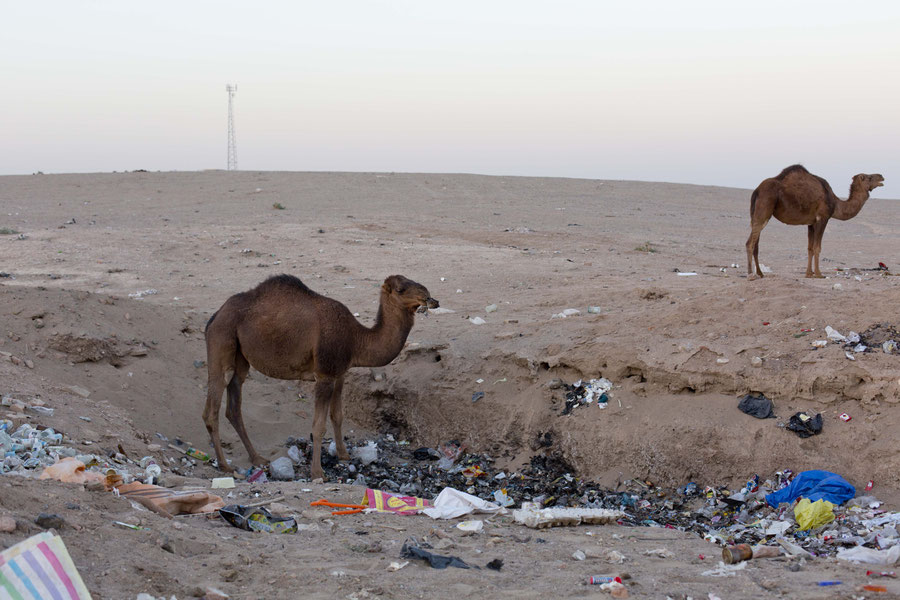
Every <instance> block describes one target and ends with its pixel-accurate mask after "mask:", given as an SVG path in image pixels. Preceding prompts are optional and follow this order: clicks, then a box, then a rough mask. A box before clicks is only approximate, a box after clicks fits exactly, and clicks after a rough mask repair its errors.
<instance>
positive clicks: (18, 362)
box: [9, 356, 22, 367]
mask: <svg viewBox="0 0 900 600" xmlns="http://www.w3.org/2000/svg"><path fill="white" fill-rule="evenodd" d="M9 360H10V362H11V363H12V364H14V365H16V366H17V367H18V366H21V365H22V359H21V358H19V357H18V356H10V357H9Z"/></svg>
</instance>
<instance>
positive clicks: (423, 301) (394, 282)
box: [381, 275, 440, 313]
mask: <svg viewBox="0 0 900 600" xmlns="http://www.w3.org/2000/svg"><path fill="white" fill-rule="evenodd" d="M381 290H382V292H384V293H385V294H387V295H388V296H389V297H390V298H392V299H393V300H394V301H395V302H396V303H397V304H399V305H400V306H402V307H403V308H405V309H406V310H408V311H409V312H410V313H414V312H416V311H417V310H418V311H421V312H425V311H426V310H427V309H429V308H437V307H438V306H440V304H439V303H438V301H437V300H435V299H434V298H432V297H431V294H429V293H428V289H427V288H426V287H425V286H424V285H422V284H420V283H416V282H415V281H413V280H412V279H407V278H406V277H404V276H403V275H391V276H390V277H388V278H387V279H385V280H384V283H383V284H382V286H381Z"/></svg>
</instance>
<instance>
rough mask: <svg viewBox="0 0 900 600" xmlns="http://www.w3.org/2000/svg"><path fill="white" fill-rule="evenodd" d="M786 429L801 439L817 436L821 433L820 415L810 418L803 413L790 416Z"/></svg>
mask: <svg viewBox="0 0 900 600" xmlns="http://www.w3.org/2000/svg"><path fill="white" fill-rule="evenodd" d="M787 428H788V429H790V430H791V431H794V432H796V433H797V435H799V436H800V437H802V438H808V437H809V436H811V435H818V434H820V433H822V415H821V414H816V416H815V417H810V416H809V415H808V414H806V413H804V412H798V413H796V414H794V415H792V416H791V420H790V421H788V424H787Z"/></svg>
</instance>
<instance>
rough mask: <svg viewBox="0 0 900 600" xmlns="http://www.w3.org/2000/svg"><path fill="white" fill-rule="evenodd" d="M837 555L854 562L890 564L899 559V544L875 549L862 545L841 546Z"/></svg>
mask: <svg viewBox="0 0 900 600" xmlns="http://www.w3.org/2000/svg"><path fill="white" fill-rule="evenodd" d="M837 557H838V558H839V559H841V560H847V561H850V562H855V563H866V564H870V565H885V566H890V565H893V564H896V562H897V560H898V559H900V544H898V545H895V546H891V547H890V548H889V549H887V550H876V549H874V548H866V547H864V546H856V547H854V548H841V549H839V550H838V552H837Z"/></svg>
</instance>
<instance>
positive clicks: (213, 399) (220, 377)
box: [203, 362, 234, 472]
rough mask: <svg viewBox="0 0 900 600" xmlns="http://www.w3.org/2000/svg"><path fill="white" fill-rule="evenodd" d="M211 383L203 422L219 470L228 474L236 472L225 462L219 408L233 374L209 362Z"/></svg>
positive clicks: (207, 393)
mask: <svg viewBox="0 0 900 600" xmlns="http://www.w3.org/2000/svg"><path fill="white" fill-rule="evenodd" d="M208 364H209V382H208V384H207V391H206V408H204V409H203V422H204V423H205V424H206V431H208V432H209V437H210V439H211V440H212V443H213V447H214V448H215V449H216V459H217V460H218V461H219V468H220V469H221V470H223V471H226V472H231V471H234V468H233V467H232V466H231V465H229V464H228V461H227V460H225V453H224V452H222V440H221V439H220V438H219V408H220V406H221V404H222V393H223V392H224V391H225V382H226V378H228V379H230V378H231V372H228V373H223V372H221V370H220V369H219V368H218V366H217V364H216V365H214V364H213V363H212V362H209V363H208Z"/></svg>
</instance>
